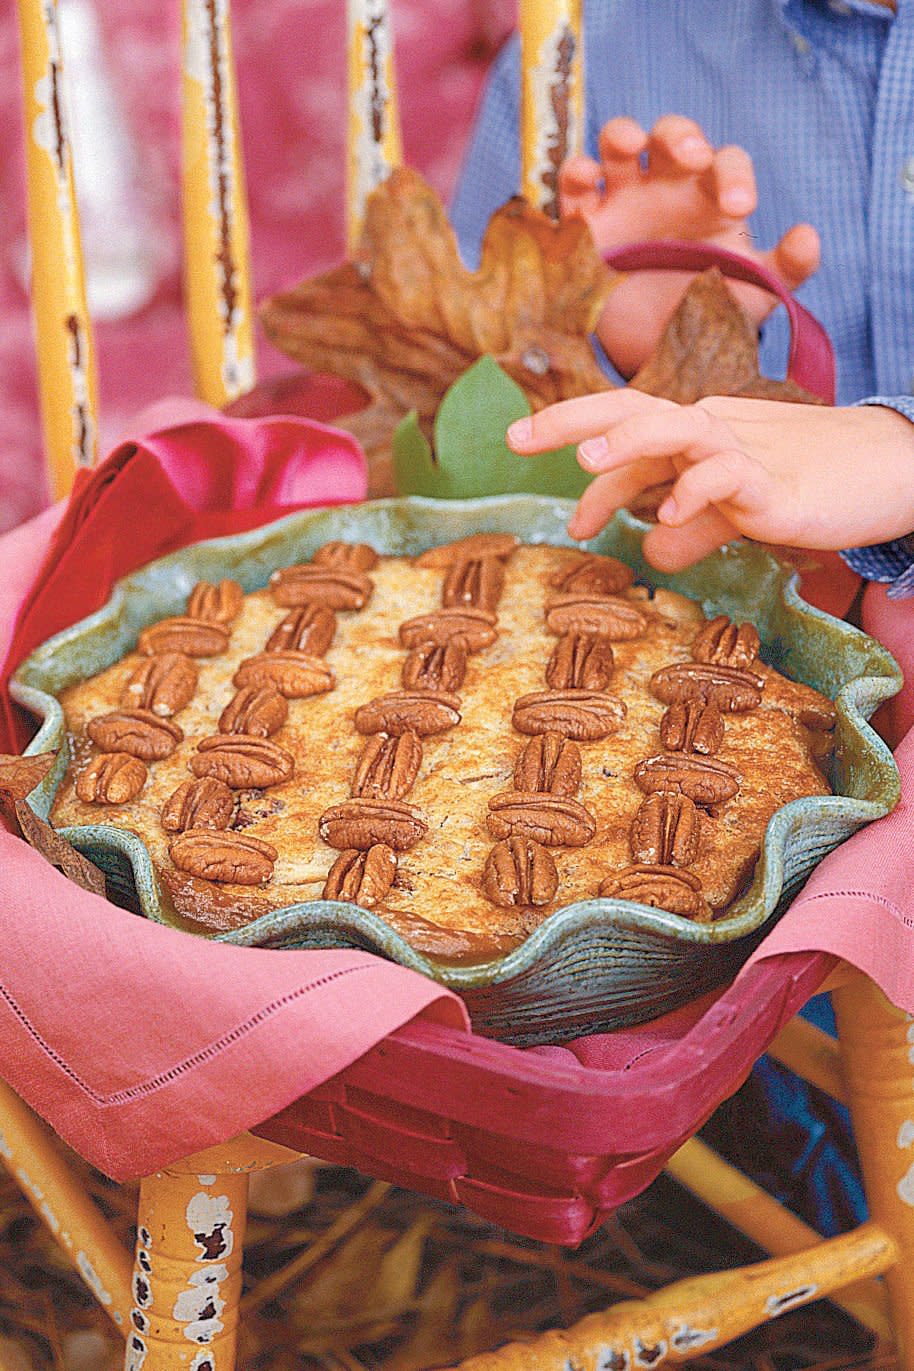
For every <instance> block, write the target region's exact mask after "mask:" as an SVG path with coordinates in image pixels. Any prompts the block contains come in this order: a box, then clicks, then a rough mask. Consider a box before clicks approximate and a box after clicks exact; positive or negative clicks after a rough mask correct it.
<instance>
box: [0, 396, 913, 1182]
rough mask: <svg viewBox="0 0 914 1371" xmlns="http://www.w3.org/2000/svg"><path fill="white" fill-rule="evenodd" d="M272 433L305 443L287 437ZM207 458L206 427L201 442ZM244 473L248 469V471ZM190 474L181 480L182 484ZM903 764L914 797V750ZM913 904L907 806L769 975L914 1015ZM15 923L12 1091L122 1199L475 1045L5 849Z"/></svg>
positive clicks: (900, 623) (317, 958) (9, 932)
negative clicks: (360, 1073)
mask: <svg viewBox="0 0 914 1371" xmlns="http://www.w3.org/2000/svg"><path fill="white" fill-rule="evenodd" d="M171 417H172V418H174V417H175V416H173V415H172V416H171ZM185 417H186V416H185ZM222 422H223V421H220V424H221V423H222ZM285 422H289V421H285ZM177 431H178V430H172V431H171V432H172V434H174V433H175V432H177ZM272 432H273V435H274V438H278V439H279V440H280V441H288V439H289V437H290V430H288V429H279V430H276V429H274V430H273V431H272ZM225 433H226V431H225V430H220V434H221V438H224V437H225ZM205 436H206V435H205ZM336 436H337V435H334V434H332V431H331V438H332V440H334V441H335V439H336ZM208 437H212V435H211V434H208ZM200 438H201V433H200V429H199V427H198V428H197V429H196V430H195V431H194V432H193V440H194V442H195V443H198V442H199V441H200ZM164 447H167V443H165V444H164V446H163V450H164ZM270 455H271V454H270V452H266V453H264V452H260V454H259V459H260V460H265V459H267V458H269V457H270ZM312 457H314V454H313V453H312ZM235 459H237V460H239V461H242V457H241V456H239V454H238V453H237V452H236V453H235ZM314 460H315V461H317V459H316V457H315V458H314ZM317 465H318V466H319V463H317ZM182 470H183V468H182V467H181V465H180V464H176V469H175V472H173V475H175V476H176V478H177V479H179V481H180V478H181V472H182ZM188 470H189V472H190V476H189V477H188V481H189V484H188V485H187V486H185V487H184V488H183V489H184V495H185V496H186V497H187V498H188V500H191V497H192V489H191V487H192V486H193V484H194V482H196V483H197V486H198V489H197V496H198V497H200V496H201V491H202V494H205V493H206V490H205V489H204V488H208V483H207V481H206V480H203V479H202V477H203V475H205V472H203V470H202V469H198V470H197V471H196V474H194V471H195V469H194V468H193V467H192V466H191V467H190V468H189V469H188ZM236 476H237V477H238V479H239V480H240V478H241V473H238V472H236ZM210 484H211V483H210ZM241 484H243V482H241ZM252 489H254V488H253V487H252ZM236 491H237V487H236ZM254 493H255V494H256V489H254ZM300 493H301V492H299V494H300ZM210 494H212V492H211V491H210ZM63 517H64V512H63V511H61V510H60V509H57V510H51V511H47V512H45V513H44V514H42V515H40V516H39V517H38V518H36V519H35V520H33V521H32V522H31V523H30V524H27V525H24V526H23V527H21V528H19V529H17V530H15V531H14V532H13V533H11V534H9V535H7V536H6V537H5V538H0V659H2V657H3V655H4V653H5V651H6V646H7V644H8V643H9V641H10V638H11V632H12V625H13V623H14V621H15V620H16V618H17V614H18V610H19V606H20V605H21V603H22V601H23V599H24V598H26V597H27V593H28V591H29V587H30V585H31V583H32V581H33V579H34V577H35V575H36V574H37V572H38V571H39V569H40V568H42V567H43V566H44V567H45V571H46V572H47V567H46V566H45V562H46V558H47V549H48V546H49V543H50V541H51V540H52V539H53V538H54V536H55V532H56V533H57V536H58V537H59V536H60V535H59V524H60V520H61V519H62V518H63ZM251 517H253V513H251ZM52 570H53V568H52ZM52 608H53V606H52ZM867 614H868V617H869V622H870V626H872V627H875V626H877V625H878V626H879V628H880V630H881V636H882V637H883V639H884V640H886V641H887V642H888V644H889V646H891V647H892V649H893V650H894V651H895V652H896V655H897V656H898V657H899V659H900V660H901V662H902V665H903V666H904V667H905V668H906V670H907V672H908V673H909V674H910V676H911V677H912V678H914V616H912V615H910V613H909V612H908V609H907V608H906V606H905V605H904V603H903V602H899V603H896V604H894V605H890V604H889V603H888V601H886V600H885V597H884V595H881V592H878V591H875V592H874V591H872V590H871V591H870V592H869V594H868V605H867ZM911 703H912V702H911V701H910V700H908V701H907V704H906V709H905V710H901V711H897V712H896V716H895V717H894V718H893V723H894V725H895V727H896V728H898V729H899V730H901V729H903V728H905V727H907V726H908V725H909V724H910V722H911V714H912V712H914V710H912V708H911ZM898 755H899V763H900V765H901V767H902V773H903V776H904V778H905V781H906V783H907V785H908V788H910V787H911V785H914V737H912V738H909V739H908V740H907V741H906V742H905V743H904V744H903V746H902V747H901V748H900V749H899V754H898ZM912 888H914V818H912V811H911V806H910V805H907V804H902V805H901V806H900V807H899V809H898V810H897V811H896V812H895V814H893V815H892V816H890V817H889V818H887V819H885V820H882V821H880V822H879V823H876V824H873V825H871V826H870V827H869V828H868V829H866V830H865V831H864V832H862V833H861V834H859V835H858V836H857V837H855V838H854V839H852V840H851V842H849V843H847V844H845V845H844V846H843V847H842V848H841V849H840V850H839V851H838V852H836V853H834V854H833V855H832V856H831V857H829V858H828V859H827V860H826V861H825V862H824V863H823V864H822V866H821V867H820V868H819V870H818V871H817V873H816V874H815V876H814V878H813V880H812V881H811V882H810V883H809V885H808V886H807V888H806V890H805V891H804V892H803V894H802V895H801V897H800V898H799V900H798V901H797V902H796V903H795V905H794V906H793V908H792V910H790V911H789V912H788V914H787V915H785V917H784V919H783V921H782V922H781V924H780V925H779V926H778V928H777V929H775V930H774V931H773V933H772V934H771V935H770V937H769V938H768V939H767V940H766V941H765V943H763V944H762V946H761V948H760V949H759V950H758V952H757V953H756V954H755V955H756V958H759V957H762V956H777V955H779V954H781V953H784V952H788V951H792V950H795V949H798V948H799V949H819V948H821V949H827V950H829V951H836V952H837V953H838V954H839V955H841V956H845V957H847V958H848V959H849V960H851V961H853V962H854V963H855V964H856V965H858V966H861V967H862V968H863V969H864V970H866V971H867V972H869V974H870V975H872V976H873V977H874V978H875V979H876V980H877V981H878V982H879V984H880V985H881V986H882V987H883V989H884V990H885V991H886V992H887V993H888V994H889V995H890V996H892V998H894V999H895V1000H896V1002H897V1003H899V1004H901V1005H902V1006H903V1007H904V1008H906V1009H908V1010H910V1011H912V1012H914V932H912V928H911V925H912V922H914V909H912V907H911V902H910V891H911V889H912ZM0 909H2V910H3V917H2V918H0V1072H2V1074H3V1076H4V1077H5V1079H6V1080H7V1081H8V1082H9V1083H10V1084H11V1085H12V1086H13V1088H14V1089H15V1090H17V1091H18V1092H19V1093H20V1094H21V1095H22V1097H23V1098H24V1099H25V1100H26V1101H27V1102H28V1103H29V1104H30V1105H32V1107H33V1108H35V1109H36V1110H37V1112H38V1113H39V1114H41V1115H43V1116H44V1117H45V1118H46V1119H47V1120H48V1121H49V1122H50V1123H51V1124H52V1126H53V1127H54V1128H55V1129H56V1130H57V1132H58V1133H60V1134H61V1136H62V1137H64V1138H65V1139H66V1140H67V1141H68V1142H70V1143H71V1145H72V1146H73V1147H75V1148H76V1150H77V1151H79V1152H80V1153H81V1154H82V1155H83V1156H84V1157H86V1158H87V1159H88V1160H90V1161H91V1162H92V1163H93V1164H95V1165H96V1166H98V1167H100V1168H101V1169H102V1170H104V1171H105V1172H107V1173H108V1174H109V1175H111V1176H113V1177H115V1178H116V1179H125V1178H127V1177H128V1176H132V1175H138V1174H144V1173H148V1172H149V1171H151V1170H153V1169H155V1168H156V1167H160V1166H163V1165H167V1164H168V1162H169V1161H172V1160H174V1159H176V1158H177V1157H179V1156H183V1155H186V1154H188V1153H189V1152H192V1151H194V1150H197V1149H199V1148H201V1147H204V1146H207V1145H209V1144H211V1143H214V1142H218V1141H222V1140H224V1139H226V1138H229V1137H231V1136H233V1135H234V1134H236V1133H237V1132H239V1131H241V1130H243V1129H245V1128H248V1127H252V1126H254V1125H256V1124H258V1123H260V1122H262V1121H264V1120H265V1119H267V1118H268V1117H270V1116H271V1115H273V1114H275V1113H276V1112H278V1111H279V1110H281V1109H283V1108H284V1107H286V1106H287V1105H288V1104H290V1103H291V1102H292V1101H293V1100H295V1099H296V1098H297V1097H298V1096H300V1095H302V1094H305V1093H307V1092H308V1091H309V1090H311V1089H313V1088H314V1087H316V1086H317V1085H319V1084H320V1083H322V1082H323V1081H325V1080H327V1079H329V1078H330V1077H331V1076H333V1075H335V1074H336V1073H337V1072H339V1071H340V1070H342V1069H343V1068H345V1067H346V1066H347V1065H349V1064H350V1063H351V1062H353V1061H355V1060H356V1059H357V1058H358V1057H360V1056H361V1055H363V1054H364V1053H365V1052H366V1051H368V1050H369V1049H370V1048H371V1047H372V1046H374V1045H375V1044H376V1043H378V1042H380V1041H381V1040H382V1039H383V1038H384V1037H385V1036H386V1035H388V1034H389V1033H390V1032H392V1031H393V1030H395V1029H396V1028H398V1027H399V1026H401V1025H403V1024H405V1023H407V1022H408V1021H409V1020H411V1019H413V1018H415V1017H416V1016H418V1015H421V1016H424V1017H426V1018H430V1019H433V1020H434V1021H436V1022H437V1023H440V1024H445V1025H447V1026H449V1027H451V1028H456V1029H458V1030H466V1029H467V1027H468V1025H467V1019H466V1014H465V1011H464V1009H463V1005H462V1003H461V1002H460V1000H459V999H458V998H457V997H456V996H454V995H452V994H450V993H449V992H447V991H444V990H442V988H441V987H440V986H438V985H436V984H434V983H433V982H431V981H428V980H426V979H425V978H423V977H421V976H418V975H416V974H415V973H413V972H410V971H407V970H405V969H403V968H401V967H397V966H395V965H392V964H390V963H387V962H384V961H382V960H380V959H378V958H375V957H372V956H370V955H368V954H365V953H359V952H343V951H340V952H293V951H265V950H259V949H250V948H233V947H228V946H225V945H219V944H215V943H210V942H206V941H204V940H202V939H197V938H191V937H189V936H188V935H186V934H183V933H179V932H175V931H172V930H170V929H167V928H163V927H161V926H159V925H156V924H152V923H147V922H145V921H143V920H141V919H138V918H136V917H135V916H134V915H131V914H128V913H125V912H123V911H121V910H118V909H116V908H114V907H113V906H111V905H109V904H107V902H105V901H103V900H101V899H99V898H98V897H96V896H94V895H91V894H88V893H87V892H84V891H82V890H80V889H78V888H77V887H75V886H73V885H72V884H70V883H69V882H67V881H66V880H65V879H64V878H63V877H62V876H60V875H58V873H57V872H55V871H54V870H53V869H52V868H50V867H49V866H48V865H47V864H46V863H45V862H44V861H43V860H42V859H41V858H40V857H39V856H38V855H37V854H36V853H35V852H33V851H32V850H31V849H29V848H28V847H26V845H25V844H24V843H22V842H21V841H20V840H19V839H17V838H13V837H12V836H10V835H8V834H5V833H0ZM731 993H732V992H731ZM692 1011H695V1013H693V1012H692ZM696 1016H697V1017H696ZM712 1018H713V1004H712V1005H711V1008H709V1009H707V1010H703V1009H701V1008H696V1007H695V1006H692V1007H690V1011H689V1013H688V1014H687V1015H685V1016H683V1014H682V1013H680V1014H679V1016H678V1017H677V1015H669V1016H667V1019H666V1020H665V1021H664V1020H658V1021H655V1023H653V1024H647V1025H643V1026H642V1027H640V1028H635V1029H631V1030H627V1031H626V1032H624V1033H620V1034H614V1035H603V1036H602V1037H600V1038H593V1039H589V1040H587V1041H586V1043H582V1044H580V1045H575V1044H572V1045H571V1048H572V1052H574V1051H576V1048H577V1046H580V1048H581V1049H582V1050H581V1052H580V1056H581V1060H582V1061H591V1060H592V1061H594V1062H598V1061H601V1060H602V1057H603V1056H604V1055H606V1054H607V1053H608V1055H609V1057H610V1058H612V1059H613V1060H615V1059H617V1058H618V1059H620V1060H622V1059H624V1060H627V1061H631V1062H633V1063H637V1062H638V1061H639V1060H641V1059H642V1058H644V1056H645V1054H647V1053H649V1052H651V1051H653V1049H654V1048H656V1046H657V1044H658V1043H659V1042H660V1040H661V1039H663V1038H668V1037H670V1035H672V1034H679V1033H681V1031H682V1024H683V1023H686V1021H687V1023H686V1026H687V1027H688V1028H689V1031H690V1033H691V1034H692V1036H693V1037H694V1038H695V1040H696V1041H698V1040H699V1039H700V1038H701V1035H702V1032H703V1024H704V1023H705V1022H706V1021H707V1023H708V1024H709V1025H710V1024H711V1021H712ZM709 1031H710V1028H709ZM561 1055H562V1056H563V1057H564V1056H565V1055H566V1054H565V1052H563V1053H562V1054H561ZM576 1069H580V1068H579V1067H578V1068H576ZM632 1069H633V1071H635V1070H637V1065H635V1066H633V1068H632Z"/></svg>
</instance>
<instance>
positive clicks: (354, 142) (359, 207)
mask: <svg viewBox="0 0 914 1371" xmlns="http://www.w3.org/2000/svg"><path fill="white" fill-rule="evenodd" d="M346 19H347V61H348V73H349V113H348V136H347V140H346V244H347V247H348V250H349V255H350V257H352V256H354V254H355V252H356V249H357V248H358V245H359V239H360V238H361V236H362V225H363V223H364V220H365V202H366V200H367V199H368V197H369V195H370V194H371V192H372V191H373V190H375V189H377V187H378V186H379V185H381V183H382V182H383V181H386V180H387V178H388V176H389V175H390V173H391V172H392V171H393V170H394V168H395V167H398V166H399V165H400V163H401V162H402V161H403V147H402V140H401V136H400V115H399V110H398V100H397V76H396V69H395V64H394V44H393V33H392V30H391V23H390V14H389V12H388V8H387V0H347V5H346Z"/></svg>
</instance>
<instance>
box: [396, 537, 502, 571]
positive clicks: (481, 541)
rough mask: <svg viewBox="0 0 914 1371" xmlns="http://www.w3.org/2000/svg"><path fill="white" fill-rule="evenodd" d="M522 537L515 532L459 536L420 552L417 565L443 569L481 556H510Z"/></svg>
mask: <svg viewBox="0 0 914 1371" xmlns="http://www.w3.org/2000/svg"><path fill="white" fill-rule="evenodd" d="M519 546H520V539H519V538H515V536H514V534H513V533H471V534H470V536H469V537H468V538H458V539H457V540H456V542H453V543H442V544H441V545H440V547H430V548H429V549H428V550H427V551H426V552H420V554H419V556H418V557H417V558H416V566H422V567H435V568H437V569H439V570H442V569H443V568H445V567H449V566H452V565H453V564H454V562H466V561H470V560H471V559H473V558H479V557H500V558H502V559H504V558H507V557H510V556H511V553H512V552H513V551H514V549H515V548H517V547H519Z"/></svg>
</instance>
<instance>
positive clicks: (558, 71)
mask: <svg viewBox="0 0 914 1371" xmlns="http://www.w3.org/2000/svg"><path fill="white" fill-rule="evenodd" d="M581 3H582V0H520V9H519V19H520V38H521V193H522V194H523V195H524V196H526V198H527V200H529V202H530V204H531V205H534V206H535V207H536V208H537V209H541V210H544V211H545V212H546V213H547V214H549V215H551V216H552V217H553V218H554V219H556V218H558V212H559V203H558V169H559V166H560V165H561V163H562V162H564V161H565V159H566V157H569V156H571V154H572V153H577V152H580V150H581V145H582V134H583V123H584V65H583V61H582V46H581V44H582V31H583V30H582V23H581V17H582V16H581Z"/></svg>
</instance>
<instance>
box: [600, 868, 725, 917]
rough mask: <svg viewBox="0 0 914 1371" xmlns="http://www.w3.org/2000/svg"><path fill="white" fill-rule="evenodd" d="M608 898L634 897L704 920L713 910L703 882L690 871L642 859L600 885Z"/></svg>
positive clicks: (652, 905) (651, 904) (657, 906)
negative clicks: (641, 861) (703, 891)
mask: <svg viewBox="0 0 914 1371" xmlns="http://www.w3.org/2000/svg"><path fill="white" fill-rule="evenodd" d="M600 894H601V896H603V898H604V899H617V900H634V901H635V902H636V903H637V904H646V905H650V906H651V908H652V909H666V910H668V911H669V913H671V914H683V915H685V917H686V918H687V919H699V920H700V921H701V922H702V923H704V922H707V921H708V920H709V919H710V918H711V910H710V909H709V908H708V906H707V904H706V903H705V900H704V898H703V897H702V894H701V883H700V882H699V880H698V878H697V877H696V876H693V875H692V873H691V872H690V871H678V870H677V869H676V867H673V866H663V865H660V864H656V865H649V864H643V863H639V864H637V865H635V866H627V867H625V868H624V869H623V870H622V871H617V872H615V873H614V874H613V875H612V876H607V878H606V880H605V881H603V883H602V885H601V886H600Z"/></svg>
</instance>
